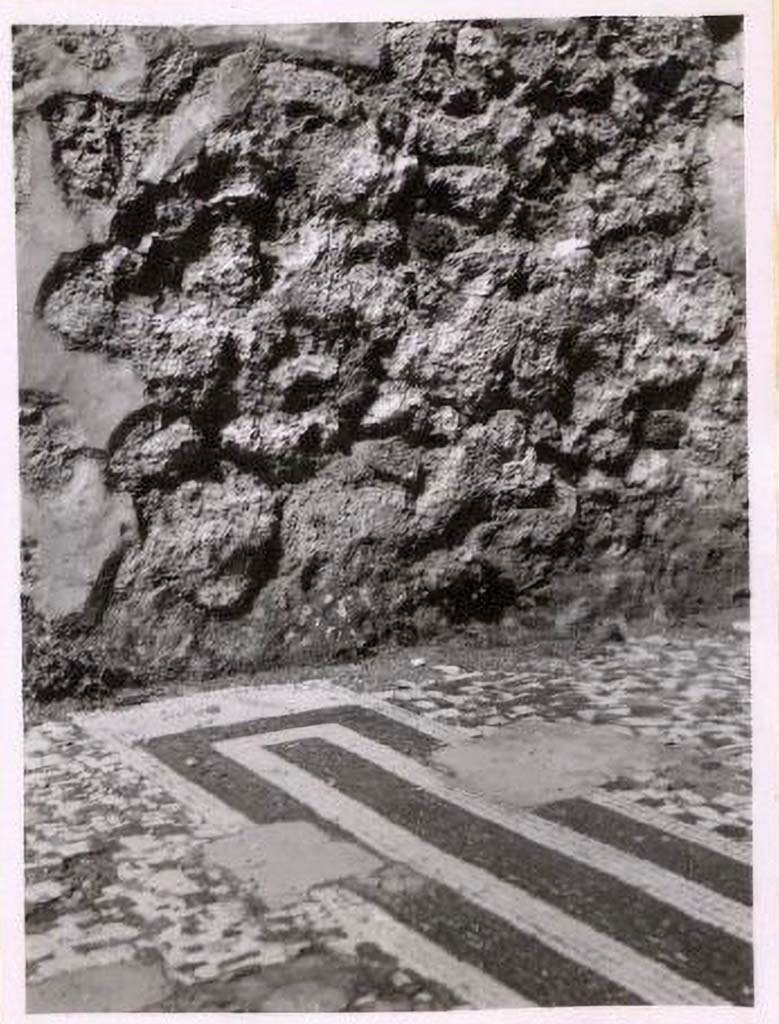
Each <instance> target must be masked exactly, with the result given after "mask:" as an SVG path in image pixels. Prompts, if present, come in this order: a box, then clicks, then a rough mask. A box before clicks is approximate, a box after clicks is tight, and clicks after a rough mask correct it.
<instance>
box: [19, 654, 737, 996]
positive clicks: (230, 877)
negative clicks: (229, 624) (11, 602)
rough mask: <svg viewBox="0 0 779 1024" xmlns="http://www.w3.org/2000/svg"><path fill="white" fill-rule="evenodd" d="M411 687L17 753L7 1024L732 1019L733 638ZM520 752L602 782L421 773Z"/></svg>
mask: <svg viewBox="0 0 779 1024" xmlns="http://www.w3.org/2000/svg"><path fill="white" fill-rule="evenodd" d="M420 661H421V659H413V658H411V657H410V659H409V666H410V670H409V672H408V673H407V675H408V678H407V679H398V681H397V682H396V683H394V684H393V685H392V686H391V687H389V688H387V689H386V690H385V691H384V692H382V693H375V694H371V695H365V694H357V693H354V692H351V691H349V690H345V689H343V688H340V687H338V686H334V685H331V684H328V683H327V682H326V681H322V680H319V681H317V682H315V683H311V684H309V685H306V684H301V685H297V686H296V685H285V686H271V687H266V688H263V689H251V688H243V689H228V690H221V691H211V692H208V693H203V694H197V695H193V696H186V697H179V698H172V699H168V700H165V701H160V702H155V703H148V704H144V705H140V706H138V707H134V708H129V709H127V710H120V711H109V712H102V713H99V714H89V715H82V716H76V717H75V718H74V719H73V720H72V721H68V722H48V723H45V724H43V725H40V726H37V727H35V728H33V729H31V730H29V731H28V734H27V739H26V762H27V778H26V787H27V797H26V860H27V959H28V1009H29V1010H30V1011H31V1012H34V1011H36V1010H41V1011H46V1010H48V1011H50V1012H51V1011H55V1010H61V1011H63V1012H64V1011H66V1010H89V1009H93V1010H104V1011H120V1010H141V1009H146V1010H155V1009H156V1010H181V1009H186V1010H191V1011H198V1010H202V1011H208V1010H220V1009H221V1010H247V1009H248V1010H261V1011H271V1010H309V1011H314V1010H369V1011H373V1010H385V1009H386V1010H415V1009H416V1010H425V1009H447V1008H452V1007H458V1006H460V1007H468V1006H470V1007H478V1008H487V1007H499V1006H524V1005H540V1006H560V1005H593V1004H594V1005H604V1004H614V1005H628V1004H638V1003H650V1004H661V1005H662V1004H682V1003H687V1004H690V1003H692V1004H700V1005H702V1004H716V1003H731V1004H738V1005H744V1004H746V1005H749V1004H750V1003H751V999H752V988H751V945H750V938H751V912H750V904H751V869H750V864H749V861H750V847H749V834H750V833H749V829H750V820H749V712H748V692H749V691H748V642H747V640H746V638H745V637H743V636H736V637H735V638H734V637H733V636H731V635H728V636H725V637H722V638H721V639H715V638H712V637H711V636H707V637H706V638H694V637H693V638H690V637H678V638H674V639H668V638H665V637H662V638H661V637H656V638H655V637H649V638H645V639H643V640H642V641H640V642H639V641H633V642H630V643H626V644H619V645H613V647H610V648H608V649H604V650H603V652H602V653H601V654H599V655H598V656H596V657H591V658H588V659H579V660H578V661H572V660H571V659H566V660H562V659H558V658H541V659H537V661H536V662H535V663H534V665H533V668H532V670H525V669H523V670H522V671H514V672H509V671H505V670H504V671H484V672H480V673H478V674H474V673H469V672H465V671H463V670H462V669H460V668H459V667H458V666H457V665H454V664H451V665H450V664H431V665H428V664H420ZM538 723H543V724H542V725H539V724H538ZM574 726H575V730H578V731H575V732H570V730H573V729H574ZM599 726H605V727H607V728H606V729H601V730H600V731H599V729H598V727H599ZM520 727H522V728H520ZM525 727H527V729H531V730H532V729H533V728H535V729H536V730H538V729H544V728H552V729H559V730H562V733H561V735H562V736H563V737H565V736H567V735H569V734H570V735H572V736H573V735H576V736H577V737H580V736H584V737H585V738H586V737H587V736H590V735H591V736H593V737H596V739H597V738H598V737H606V736H608V737H609V740H608V744H610V745H611V748H613V750H614V751H617V754H618V755H619V756H618V758H617V761H614V759H613V757H612V761H611V762H609V763H610V764H612V765H613V764H617V763H619V764H620V765H621V767H620V768H619V770H616V769H614V768H613V767H612V770H611V771H610V774H609V777H608V778H606V779H605V780H604V781H601V782H599V783H598V784H592V785H590V786H589V788H584V789H582V788H581V787H579V790H577V791H575V792H574V791H572V792H571V793H570V794H567V795H566V796H565V797H564V798H561V799H553V800H552V799H547V800H545V801H543V802H542V803H540V804H539V805H538V806H531V807H527V806H524V805H523V804H522V802H521V801H520V805H518V806H513V805H511V801H510V800H509V801H508V802H506V801H505V800H503V799H502V798H500V799H498V798H497V797H496V792H497V791H494V792H491V791H490V785H492V782H490V781H489V780H490V778H491V776H490V775H489V772H486V774H485V773H484V772H482V774H481V775H479V774H478V772H477V773H476V774H473V773H472V775H471V776H470V777H469V776H468V775H467V773H465V772H463V773H462V774H461V775H460V776H459V777H458V775H457V773H455V774H452V773H451V772H449V773H447V771H446V770H442V767H441V765H442V764H443V762H444V761H445V760H446V758H447V757H449V760H450V762H451V761H452V759H454V762H455V766H456V765H457V761H458V758H459V754H458V753H457V751H458V750H459V749H460V748H459V747H458V744H462V743H466V744H470V747H469V748H468V749H469V750H470V753H471V755H472V754H473V752H474V751H475V752H476V755H477V759H478V757H482V758H483V757H484V756H488V755H489V754H490V751H491V750H492V751H493V753H494V744H495V743H496V742H497V741H501V742H508V743H509V744H512V743H513V744H518V746H516V747H515V748H513V749H516V750H518V751H520V752H521V748H522V742H523V736H525V737H527V736H528V735H530V732H528V731H527V730H526V731H524V732H523V729H524V728H525ZM565 729H568V730H569V733H566V732H565ZM588 730H589V731H588ZM640 742H645V743H646V744H647V749H649V747H650V746H651V745H652V744H654V745H655V746H656V747H657V748H658V749H660V748H664V749H665V750H666V752H667V754H668V755H669V756H665V755H664V756H663V757H662V758H660V759H659V760H658V761H657V762H656V764H655V766H654V767H651V766H650V767H647V766H646V764H645V760H642V758H641V757H639V756H638V754H637V756H636V768H635V770H633V768H632V767H631V762H630V757H631V750H632V747H635V748H636V750H637V751H638V746H636V745H637V744H639V745H640ZM577 743H579V744H580V743H581V741H580V739H578V738H577ZM620 743H622V746H623V747H624V748H625V750H626V751H627V761H626V754H625V750H623V751H622V752H620V751H619V750H618V749H617V748H619V747H620ZM608 744H606V745H608ZM611 748H610V749H611ZM509 749H512V748H510V747H509ZM593 749H594V750H595V748H593ZM641 749H643V747H642V748H641ZM652 749H654V748H652ZM485 752H486V755H485ZM671 755H673V756H671ZM599 756H600V755H599ZM615 756H616V755H615ZM593 757H595V755H593ZM620 758H621V760H620ZM585 760H586V759H585ZM585 768H586V765H585ZM479 770H480V771H481V768H480V769H479ZM577 770H578V771H579V772H580V773H581V771H582V768H581V766H579V768H578V769H577ZM502 774H503V775H505V774H506V773H505V772H503V773H502ZM531 774H532V773H531ZM564 774H565V773H563V775H564ZM585 776H586V772H585V775H584V776H582V777H585ZM474 780H477V781H476V782H475V783H474ZM478 780H481V782H479V781H478ZM485 780H486V781H485ZM493 781H494V780H493ZM499 782H501V784H502V780H499ZM509 788H510V787H509Z"/></svg>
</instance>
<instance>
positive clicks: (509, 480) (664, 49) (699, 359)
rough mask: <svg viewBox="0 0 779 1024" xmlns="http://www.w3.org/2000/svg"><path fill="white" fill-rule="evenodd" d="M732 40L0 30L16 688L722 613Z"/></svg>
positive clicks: (732, 455) (737, 238) (730, 561)
mask: <svg viewBox="0 0 779 1024" xmlns="http://www.w3.org/2000/svg"><path fill="white" fill-rule="evenodd" d="M733 22H734V19H703V18H691V19H683V20H680V19H670V18H658V19H651V18H645V19H641V18H623V19H615V18H600V19H597V18H595V19H574V20H571V19H568V20H558V21H552V20H541V21H538V20H536V21H517V22H503V23H487V22H477V23H440V22H438V23H430V24H392V25H363V26H360V25H351V26H350V25H341V26H319V27H311V26H277V27H265V29H262V30H261V29H259V28H257V27H237V28H200V29H188V30H179V29H176V30H174V29H137V30H130V29H126V28H122V29H116V28H110V27H100V28H90V29H74V28H47V27H29V28H20V29H17V30H16V32H15V38H14V56H15V66H14V90H15V141H16V172H17V231H18V274H19V300H20V301H19V335H20V367H21V385H22V393H21V399H20V414H21V415H20V431H21V451H22V458H23V491H24V534H25V535H24V538H23V561H24V594H25V597H24V601H25V625H26V640H27V649H26V653H27V658H28V668H29V671H30V672H31V673H32V672H34V670H35V665H36V664H39V665H43V666H44V667H45V666H46V665H49V662H47V661H46V659H47V658H49V659H51V658H54V657H55V654H56V650H55V648H56V645H57V644H59V645H60V648H59V650H60V653H61V652H62V651H63V650H64V651H66V652H67V650H69V649H70V648H68V644H70V645H71V646H72V647H73V649H74V650H75V649H79V650H81V648H79V646H78V645H79V644H81V645H82V647H83V645H84V644H86V645H87V646H89V644H92V646H93V648H94V649H99V650H100V652H101V653H100V658H98V661H100V660H101V659H102V661H101V664H105V663H107V662H106V659H107V660H108V662H112V663H113V664H115V665H117V666H121V667H122V668H123V669H124V670H127V671H131V670H138V671H159V672H165V671H173V672H176V671H182V670H183V671H188V672H193V673H198V672H213V671H220V670H243V669H251V668H252V667H255V666H259V665H262V664H267V663H269V662H271V661H276V660H296V659H300V658H317V657H331V656H343V655H352V654H354V653H358V652H361V651H364V650H366V649H367V648H369V647H371V646H372V645H375V644H376V643H380V642H383V641H389V640H393V639H394V640H401V641H403V640H408V639H414V638H415V637H428V636H434V635H436V634H437V633H438V632H440V631H442V630H445V629H448V628H450V627H451V626H452V625H455V626H456V625H458V624H462V623H468V622H474V621H489V622H498V623H500V622H502V623H503V624H504V625H505V626H506V628H507V629H509V630H511V629H521V628H522V626H523V624H528V623H539V622H545V621H553V620H555V621H557V623H558V625H560V624H565V623H566V622H568V623H570V622H574V621H586V620H588V619H595V618H598V617H601V616H607V615H609V614H614V613H619V614H624V615H627V616H631V615H635V616H639V615H646V614H652V613H654V614H659V615H665V614H677V613H683V612H685V611H691V610H694V609H696V608H698V607H700V606H716V605H721V604H723V603H725V604H729V603H731V602H732V601H733V599H734V596H736V595H737V593H738V592H739V591H742V592H743V590H744V588H745V583H746V566H747V481H746V359H745V346H744V240H743V206H742V185H741V162H742V159H743V158H742V131H743V128H742V108H741V60H740V37H739V35H738V24H737V23H735V24H734V23H733ZM52 638H54V639H52ZM63 638H64V639H63ZM52 645H54V646H52ZM73 645H75V646H73ZM53 652H54V653H53ZM36 658H37V659H38V661H37V662H36ZM66 660H67V659H66ZM82 660H83V659H82ZM69 664H70V668H66V669H64V670H62V671H63V672H64V675H63V680H64V682H63V684H62V685H63V686H65V687H66V686H67V678H68V672H70V673H71V674H75V675H76V676H77V675H78V673H79V672H82V674H83V671H84V670H83V666H82V667H81V668H80V667H79V665H80V664H81V663H79V661H78V657H77V656H76V655H72V656H71V662H70V663H69ZM50 675H51V673H50ZM49 684H50V685H53V684H51V680H50V683H49Z"/></svg>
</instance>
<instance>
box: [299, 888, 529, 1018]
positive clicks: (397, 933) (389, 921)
mask: <svg viewBox="0 0 779 1024" xmlns="http://www.w3.org/2000/svg"><path fill="white" fill-rule="evenodd" d="M313 898H314V899H315V900H316V902H317V903H319V904H321V905H322V906H323V907H324V908H325V909H326V911H327V912H328V916H329V918H330V919H331V920H332V921H333V922H334V923H336V924H337V925H339V926H340V927H341V928H342V929H343V931H344V932H345V933H346V936H347V943H346V948H347V950H351V949H352V948H353V947H354V946H355V945H356V944H358V943H360V942H372V943H376V945H378V946H379V947H380V948H381V949H382V950H384V952H385V953H389V955H390V956H396V957H397V958H398V960H399V961H400V962H401V963H405V964H409V965H410V966H411V967H412V968H413V969H414V970H415V971H416V972H417V973H419V974H421V975H422V976H423V977H427V978H431V979H433V980H435V981H436V982H438V984H439V985H443V986H444V987H445V988H447V989H448V990H449V991H450V992H451V993H452V995H454V996H456V997H457V998H459V999H462V1000H463V1002H464V1003H466V1004H468V1005H469V1006H472V1007H478V1008H479V1009H480V1010H482V1009H483V1010H491V1009H501V1008H503V1009H508V1008H510V1007H516V1006H535V1005H536V1004H535V1003H531V1002H530V1001H529V1000H527V999H525V998H524V996H521V995H519V994H518V993H516V992H514V991H513V989H510V988H508V987H507V986H506V985H501V983H500V982H499V981H496V980H495V979H494V978H491V977H489V975H487V974H484V972H483V971H480V970H479V969H478V968H477V967H474V966H473V965H472V964H469V963H466V962H465V961H463V960H457V959H456V958H455V957H453V956H451V955H450V954H449V953H447V952H446V951H445V950H443V949H442V948H441V947H440V946H437V945H436V944H435V943H433V942H431V941H430V940H429V939H426V938H425V937H424V936H423V935H420V934H419V932H415V931H414V930H413V929H411V928H407V927H406V925H404V924H402V923H401V922H400V921H396V920H395V918H394V917H392V916H391V915H390V914H388V913H387V912H386V911H385V910H383V909H382V908H381V907H378V906H376V904H375V903H370V902H369V901H368V900H364V899H363V898H362V897H360V896H358V895H357V894H356V893H353V892H350V891H349V890H348V889H343V888H341V887H339V886H328V887H326V888H322V889H317V890H316V891H315V892H314V893H313ZM329 945H332V946H333V948H334V949H336V950H337V949H338V946H339V943H338V940H337V939H336V940H334V941H333V940H329Z"/></svg>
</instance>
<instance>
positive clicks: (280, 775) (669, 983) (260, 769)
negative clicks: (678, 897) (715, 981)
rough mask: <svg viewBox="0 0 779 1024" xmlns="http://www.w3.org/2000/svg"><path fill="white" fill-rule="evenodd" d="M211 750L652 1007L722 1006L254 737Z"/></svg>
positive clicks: (689, 983)
mask: <svg viewBox="0 0 779 1024" xmlns="http://www.w3.org/2000/svg"><path fill="white" fill-rule="evenodd" d="M216 749H217V750H218V751H219V752H220V753H222V754H224V755H225V756H226V757H230V758H232V759H233V760H234V761H236V762H237V763H238V764H241V765H243V767H245V768H248V769H249V771H252V772H254V773H255V774H257V775H260V776H262V777H263V778H265V779H267V780H268V781H269V782H271V783H272V784H273V785H275V786H278V787H279V788H280V789H283V790H284V791H285V792H286V793H288V794H289V795H290V796H291V797H293V799H296V800H298V801H300V802H301V803H303V804H306V805H307V806H309V807H311V808H314V809H315V810H316V813H317V814H318V815H320V816H321V817H324V818H326V819H328V820H329V821H331V822H332V823H333V824H335V825H337V826H338V827H340V828H342V829H344V830H345V831H346V832H349V833H351V834H352V835H353V836H354V837H355V838H356V839H358V840H359V841H360V842H363V843H364V844H365V845H366V846H369V847H370V848H372V849H373V850H375V851H376V852H377V853H379V854H380V855H382V856H384V857H386V858H389V859H391V860H397V861H401V862H402V863H405V864H407V865H408V866H409V867H411V868H413V869H414V870H416V871H418V872H419V873H420V874H423V875H425V876H426V877H428V878H431V879H433V880H435V881H438V882H440V883H442V884H445V885H448V886H450V887H453V888H455V889H456V890H457V891H458V892H460V893H461V894H462V895H463V896H464V897H465V898H466V899H469V900H471V901H472V902H474V903H476V904H477V905H478V906H480V907H482V908H483V909H484V910H486V911H488V912H490V913H493V914H496V915H497V916H499V917H501V918H503V920H505V921H507V922H508V923H509V924H511V926H512V927H514V928H516V929H517V930H518V931H521V932H524V933H525V934H527V935H530V936H533V937H534V938H535V939H537V940H538V941H540V942H543V943H544V944H545V945H546V946H548V947H549V948H550V949H554V950H555V951H556V952H558V953H560V954H561V955H563V956H565V957H567V958H568V959H570V960H573V961H575V962H576V963H579V964H582V965H584V966H585V967H587V968H589V969H590V970H594V971H596V972H597V973H598V974H600V975H601V976H602V977H606V978H609V979H610V980H611V981H612V982H614V983H616V984H618V985H621V986H622V987H623V988H625V989H627V990H628V991H630V992H633V993H634V994H635V995H637V996H639V997H640V998H641V999H643V1000H644V1001H646V1002H648V1003H650V1004H693V1005H721V1004H723V1003H725V1000H722V999H720V998H719V997H718V996H716V995H714V994H713V993H712V992H709V991H708V990H707V989H705V988H704V987H703V986H701V985H698V984H696V983H695V982H692V981H689V980H687V979H685V978H682V977H680V976H679V975H678V974H676V973H674V972H673V971H671V970H669V969H668V968H666V967H664V966H662V965H661V964H658V963H655V962H654V961H652V960H650V959H649V958H647V957H644V956H641V955H640V954H638V953H636V952H634V951H633V950H632V949H630V948H629V947H628V946H625V945H623V944H622V943H621V942H618V941H616V940H614V939H612V938H610V937H608V936H606V935H603V934H601V933H599V932H597V931H595V929H593V928H591V927H590V926H589V925H586V924H584V923H582V922H581V921H578V920H576V919H575V918H572V917H570V916H569V915H568V914H565V913H563V912H562V911H560V910H558V909H557V908H555V907H553V906H551V905H550V904H548V903H545V902H544V901H542V900H539V899H537V898H535V897H533V896H530V895H528V894H527V893H524V892H522V891H521V890H520V889H517V888H515V887H514V886H512V885H509V884H508V883H506V882H503V881H502V880H500V879H498V878H495V877H494V876H493V875H491V874H489V873H488V872H487V871H484V870H482V869H481V868H478V867H476V866H474V865H466V864H464V863H463V862H462V861H461V860H459V859H458V858H457V857H453V856H451V855H450V854H447V853H444V852H443V851H441V850H438V849H436V847H434V846H432V845H430V844H429V843H426V842H424V841H423V840H421V839H419V838H418V837H417V836H415V835H413V834H412V833H411V832H409V831H407V830H406V829H404V828H401V827H400V826H398V825H395V824H393V823H392V822H389V821H387V820H386V819H385V818H383V817H382V816H381V815H380V814H377V813H376V812H374V811H372V810H370V809H369V808H367V807H365V806H364V805H362V804H360V803H358V802H357V801H355V800H352V799H351V798H349V797H347V796H344V795H343V794H341V793H339V792H337V791H336V790H335V789H334V788H332V787H331V786H329V785H327V784H326V783H323V782H322V781H321V780H320V779H318V778H316V776H314V775H311V774H310V773H308V772H306V771H303V770H302V769H301V768H298V767H297V766H296V765H293V764H290V763H289V762H288V761H285V760H284V759H283V758H281V757H279V756H278V755H276V754H273V753H272V752H271V751H270V750H267V749H266V748H265V747H263V746H262V744H261V743H259V742H258V738H257V737H256V736H249V737H242V738H240V739H234V740H228V741H226V742H222V743H218V744H216Z"/></svg>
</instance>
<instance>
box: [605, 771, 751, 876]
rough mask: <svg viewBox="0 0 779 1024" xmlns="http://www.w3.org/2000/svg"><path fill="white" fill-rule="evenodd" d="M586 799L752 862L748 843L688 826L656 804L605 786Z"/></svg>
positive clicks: (690, 840) (728, 854) (744, 862)
mask: <svg viewBox="0 0 779 1024" xmlns="http://www.w3.org/2000/svg"><path fill="white" fill-rule="evenodd" d="M585 799H586V800H588V801H589V802H590V803H593V804H599V805H600V806H601V807H607V808H608V809H609V810H610V811H616V812H617V813H618V814H623V815H624V816H625V817H626V818H633V819H634V820H635V821H640V822H641V823H642V824H644V825H651V826H653V827H654V828H657V829H660V830H661V831H663V832H667V833H668V834H669V835H672V836H676V837H677V838H678V839H684V840H686V841H687V842H688V843H697V845H698V846H705V847H707V848H708V849H710V850H712V851H713V852H714V853H721V854H722V855H723V856H724V857H730V858H731V860H737V861H739V863H741V864H751V863H752V850H751V845H750V844H748V843H737V842H734V841H733V840H731V839H728V838H727V837H726V836H720V835H717V833H716V832H710V831H709V830H708V829H703V828H697V827H696V826H694V825H686V824H685V823H684V822H683V821H677V820H676V819H675V818H672V817H670V816H669V815H668V814H662V813H661V812H660V811H656V810H655V809H654V808H652V807H646V806H644V804H639V803H636V802H635V801H633V800H629V799H627V798H626V797H623V796H619V795H617V794H616V793H609V792H607V791H606V790H604V789H599V790H596V791H595V792H594V793H589V794H588V795H587V796H586V797H585Z"/></svg>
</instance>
